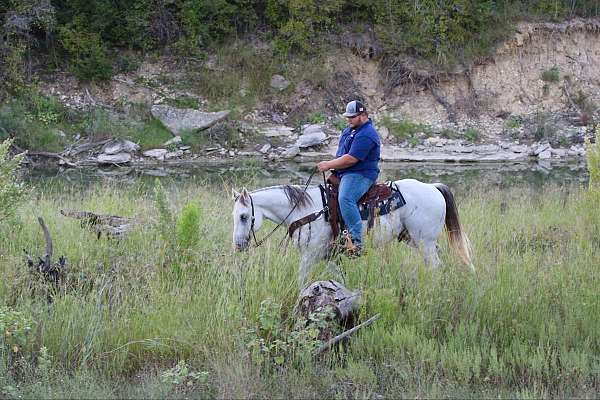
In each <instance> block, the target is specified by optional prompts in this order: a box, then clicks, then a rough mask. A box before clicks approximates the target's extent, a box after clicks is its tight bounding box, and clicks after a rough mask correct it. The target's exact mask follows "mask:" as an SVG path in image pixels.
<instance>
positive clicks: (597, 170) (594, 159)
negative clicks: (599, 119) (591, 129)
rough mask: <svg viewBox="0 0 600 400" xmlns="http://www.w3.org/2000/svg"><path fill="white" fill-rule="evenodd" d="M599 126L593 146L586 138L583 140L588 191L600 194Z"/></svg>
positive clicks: (598, 126)
mask: <svg viewBox="0 0 600 400" xmlns="http://www.w3.org/2000/svg"><path fill="white" fill-rule="evenodd" d="M598 143H600V125H597V126H596V137H595V141H594V144H592V143H591V142H590V140H589V139H588V138H586V139H585V150H586V158H587V168H588V172H589V174H590V184H589V188H590V191H594V192H598V193H600V145H599V144H598Z"/></svg>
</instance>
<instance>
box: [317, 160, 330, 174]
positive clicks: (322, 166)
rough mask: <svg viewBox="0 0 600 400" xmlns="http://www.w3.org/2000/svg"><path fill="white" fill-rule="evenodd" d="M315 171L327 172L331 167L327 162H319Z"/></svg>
mask: <svg viewBox="0 0 600 400" xmlns="http://www.w3.org/2000/svg"><path fill="white" fill-rule="evenodd" d="M317 169H318V170H319V172H325V171H329V170H330V169H331V167H330V166H329V161H321V162H320V163H318V164H317Z"/></svg>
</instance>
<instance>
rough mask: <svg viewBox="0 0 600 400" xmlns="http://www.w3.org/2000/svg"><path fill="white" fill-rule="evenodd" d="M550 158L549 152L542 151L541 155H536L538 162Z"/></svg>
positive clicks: (550, 153)
mask: <svg viewBox="0 0 600 400" xmlns="http://www.w3.org/2000/svg"><path fill="white" fill-rule="evenodd" d="M550 157H552V152H551V151H550V150H544V151H542V152H541V153H539V154H538V158H539V159H540V160H547V159H549V158H550Z"/></svg>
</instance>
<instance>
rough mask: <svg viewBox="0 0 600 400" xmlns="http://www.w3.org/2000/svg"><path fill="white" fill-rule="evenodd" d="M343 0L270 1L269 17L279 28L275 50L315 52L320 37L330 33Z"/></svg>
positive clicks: (280, 51)
mask: <svg viewBox="0 0 600 400" xmlns="http://www.w3.org/2000/svg"><path fill="white" fill-rule="evenodd" d="M344 5H345V1H344V0H320V1H319V0H292V1H288V2H280V1H278V0H268V2H267V18H268V19H269V21H270V22H271V23H272V24H273V25H275V26H276V27H277V32H278V35H277V38H276V41H275V48H276V49H277V51H278V52H279V53H281V54H284V55H287V54H288V53H290V52H298V51H299V52H303V53H309V54H310V53H315V52H316V50H318V45H319V44H320V41H319V40H318V38H319V36H320V35H319V34H321V33H323V32H327V31H330V30H331V29H332V28H333V26H334V22H335V16H336V15H337V14H338V13H339V12H340V10H342V8H343V6H344Z"/></svg>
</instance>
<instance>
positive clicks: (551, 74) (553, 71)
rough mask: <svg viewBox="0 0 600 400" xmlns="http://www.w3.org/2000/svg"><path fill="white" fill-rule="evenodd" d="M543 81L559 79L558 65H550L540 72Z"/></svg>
mask: <svg viewBox="0 0 600 400" xmlns="http://www.w3.org/2000/svg"><path fill="white" fill-rule="evenodd" d="M542 80H543V81H544V82H558V81H559V80H560V70H559V69H558V67H552V68H550V69H547V70H545V71H544V72H542Z"/></svg>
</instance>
